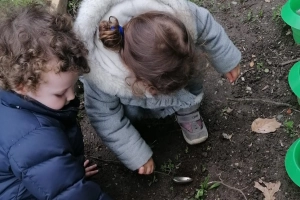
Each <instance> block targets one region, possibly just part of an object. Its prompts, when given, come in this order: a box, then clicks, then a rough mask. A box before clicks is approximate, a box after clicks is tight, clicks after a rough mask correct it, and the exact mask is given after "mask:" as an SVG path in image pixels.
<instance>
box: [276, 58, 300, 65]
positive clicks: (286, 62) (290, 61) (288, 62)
mask: <svg viewBox="0 0 300 200" xmlns="http://www.w3.org/2000/svg"><path fill="white" fill-rule="evenodd" d="M299 60H300V58H296V59H293V60H288V61H285V62H283V63H281V64H280V65H281V66H284V65H287V64H290V63H294V62H297V61H299Z"/></svg>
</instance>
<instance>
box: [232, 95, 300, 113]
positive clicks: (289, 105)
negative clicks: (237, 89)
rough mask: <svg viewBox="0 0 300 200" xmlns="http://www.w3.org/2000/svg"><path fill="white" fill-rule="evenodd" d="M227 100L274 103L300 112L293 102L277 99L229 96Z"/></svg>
mask: <svg viewBox="0 0 300 200" xmlns="http://www.w3.org/2000/svg"><path fill="white" fill-rule="evenodd" d="M227 100H230V101H238V102H242V101H248V102H260V103H266V104H273V105H275V106H285V107H289V108H291V109H292V110H294V111H296V112H299V113H300V110H297V109H296V108H295V107H294V106H292V105H291V104H288V103H282V102H276V101H271V100H265V99H251V98H237V99H234V98H227Z"/></svg>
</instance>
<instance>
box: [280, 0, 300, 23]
mask: <svg viewBox="0 0 300 200" xmlns="http://www.w3.org/2000/svg"><path fill="white" fill-rule="evenodd" d="M291 1H293V0H289V1H287V2H286V3H285V4H284V5H283V7H282V9H281V17H282V19H283V21H284V22H285V23H287V24H288V25H290V26H291V27H293V28H294V29H300V23H299V20H300V15H299V14H297V13H295V12H294V11H293V10H292V8H291ZM299 9H300V7H299Z"/></svg>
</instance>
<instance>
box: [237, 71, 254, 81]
mask: <svg viewBox="0 0 300 200" xmlns="http://www.w3.org/2000/svg"><path fill="white" fill-rule="evenodd" d="M250 71H252V69H248V70H245V71H244V72H242V73H241V75H239V76H238V77H237V79H236V80H235V82H234V84H237V82H238V80H239V79H240V78H241V77H243V76H244V75H245V74H246V73H247V72H250Z"/></svg>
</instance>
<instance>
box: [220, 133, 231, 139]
mask: <svg viewBox="0 0 300 200" xmlns="http://www.w3.org/2000/svg"><path fill="white" fill-rule="evenodd" d="M232 135H233V134H231V135H229V134H226V133H222V136H223V138H225V139H227V140H231V138H232Z"/></svg>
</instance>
